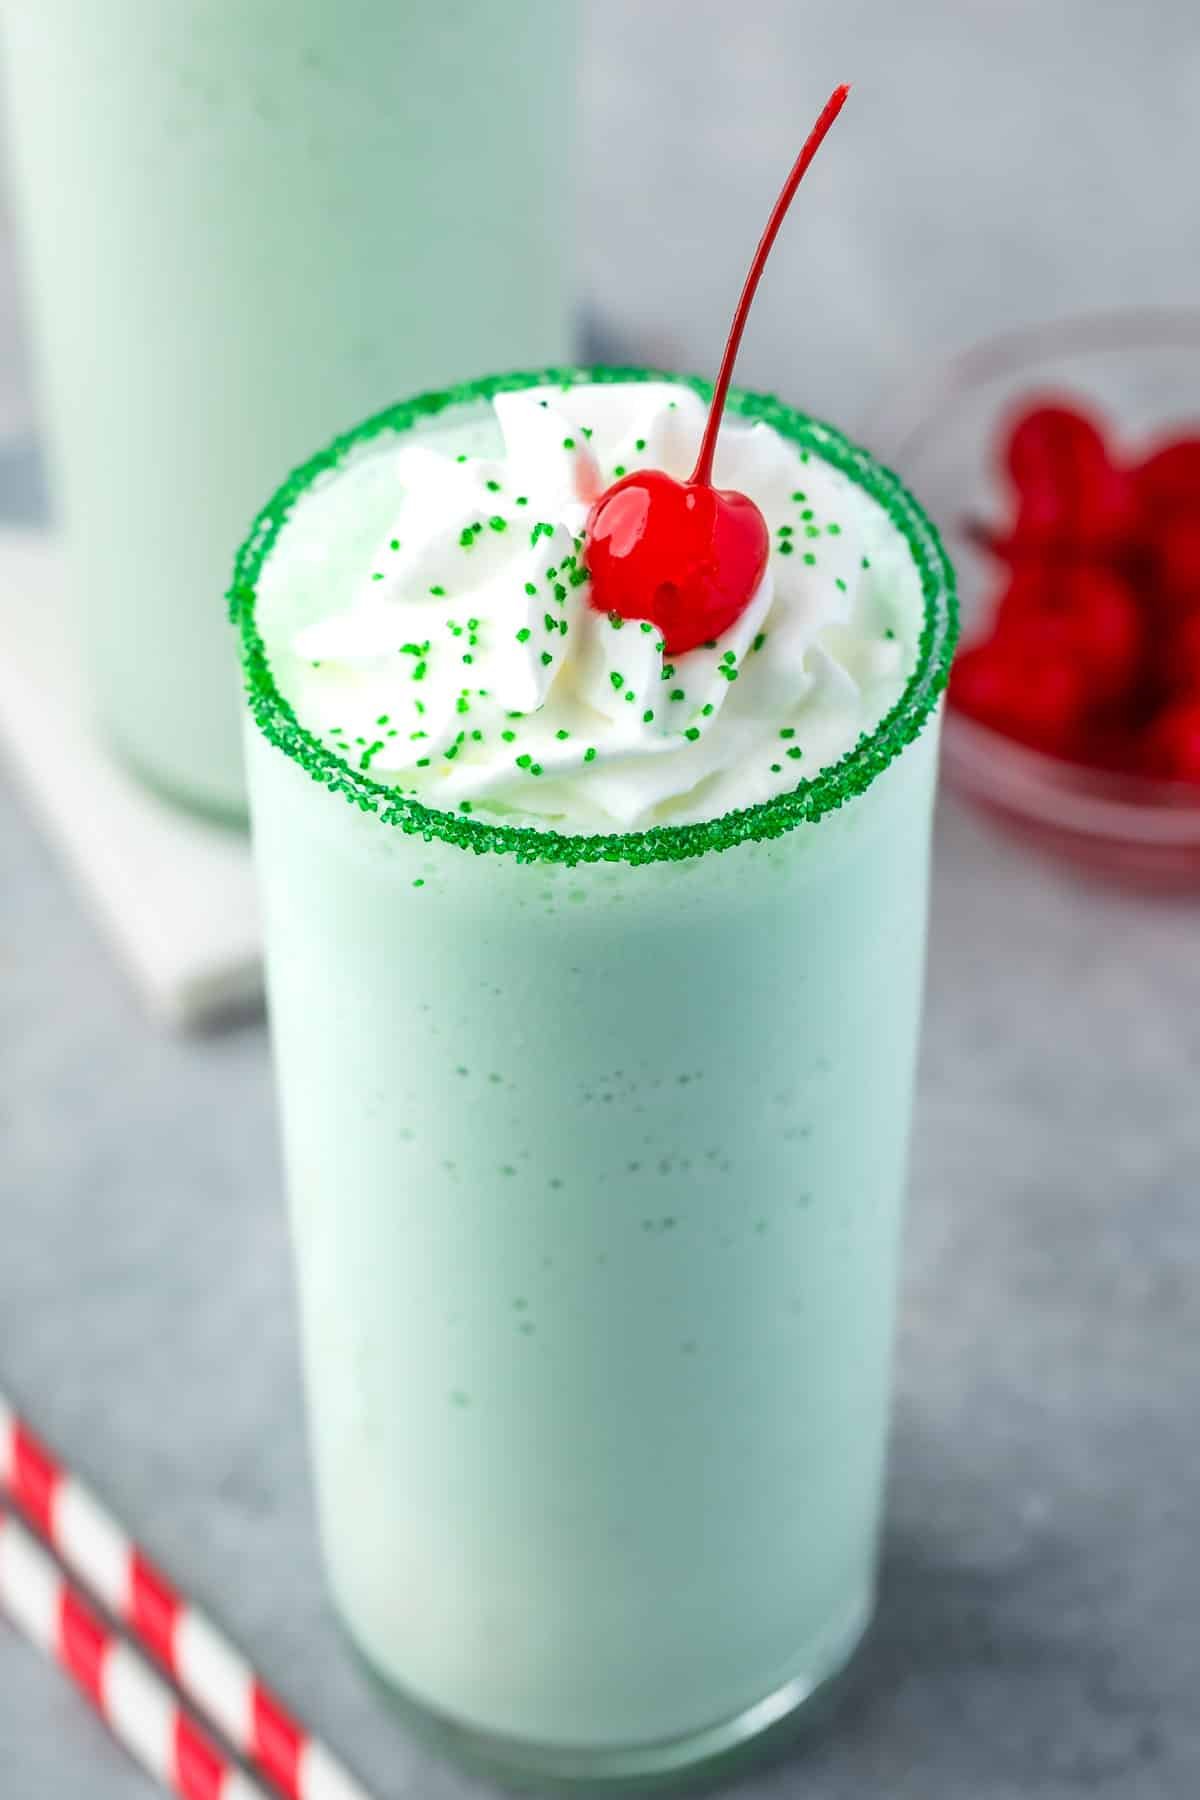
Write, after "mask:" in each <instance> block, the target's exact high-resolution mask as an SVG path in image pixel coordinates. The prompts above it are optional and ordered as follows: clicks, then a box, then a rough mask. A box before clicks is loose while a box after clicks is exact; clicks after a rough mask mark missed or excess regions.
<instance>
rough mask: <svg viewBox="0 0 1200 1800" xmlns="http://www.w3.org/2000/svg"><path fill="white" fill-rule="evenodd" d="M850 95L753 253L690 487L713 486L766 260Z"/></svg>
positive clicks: (817, 136)
mask: <svg viewBox="0 0 1200 1800" xmlns="http://www.w3.org/2000/svg"><path fill="white" fill-rule="evenodd" d="M849 92H850V88H849V86H848V85H847V84H845V83H843V85H842V86H841V87H839V88H835V89H834V91H833V93H832V94H830V96H829V98H828V100H827V101H826V102H825V105H824V108H823V110H822V112H821V116H820V118H819V119H818V120H817V122H816V124H815V125H814V126H813V128H812V130H811V131H810V132H809V134H808V138H807V140H806V142H805V145H804V148H803V150H801V152H800V154H799V156H798V157H797V158H796V161H795V164H794V165H793V168H792V172H791V174H790V175H789V176H788V178H787V180H786V181H785V182H784V184H783V188H782V191H781V192H780V195H779V198H778V200H777V201H776V202H775V205H774V207H773V208H772V211H771V216H770V218H769V219H768V220H767V228H766V230H765V231H764V232H763V234H762V236H761V238H760V239H759V240H758V249H757V250H756V251H755V252H754V261H753V262H752V263H751V264H750V273H749V274H748V275H747V277H746V285H745V287H744V288H743V289H742V297H741V299H740V300H739V301H738V303H737V311H736V312H735V313H734V315H733V324H732V325H731V326H730V327H729V336H728V338H727V339H726V342H725V355H724V356H723V357H722V359H721V370H720V373H719V375H718V376H717V383H716V386H715V387H714V388H713V396H712V402H711V404H710V406H709V409H708V423H707V424H706V425H705V427H704V436H703V437H702V438H701V440H700V454H699V456H698V457H697V458H696V467H695V470H694V471H693V474H692V478H691V482H690V483H689V486H693V487H695V486H702V487H711V486H712V466H713V457H714V456H715V455H716V450H717V432H718V431H719V430H720V428H721V415H722V413H723V412H724V411H725V400H726V397H727V396H728V393H729V384H730V382H731V381H732V379H733V365H734V363H735V362H736V361H737V353H738V351H739V350H740V349H741V345H742V333H743V331H745V329H746V318H747V315H748V314H749V311H750V308H751V306H752V305H753V304H754V295H755V293H756V292H757V289H758V283H759V278H760V276H761V275H762V272H763V269H764V267H765V266H766V261H767V258H768V256H770V254H771V246H772V245H773V244H774V242H775V239H776V237H777V236H778V234H779V227H780V226H781V225H782V224H783V221H784V219H785V217H786V216H787V210H788V207H789V206H790V205H791V204H792V201H793V200H794V199H795V197H796V189H797V188H798V187H799V186H800V183H801V182H802V181H803V179H804V176H805V173H806V171H807V169H808V165H809V163H810V162H811V161H812V159H813V157H814V156H815V155H816V154H817V151H818V150H819V149H820V148H821V143H822V140H823V139H824V137H825V134H826V132H827V131H828V130H829V127H830V126H831V125H832V124H833V121H834V120H835V119H836V118H837V116H838V114H839V113H840V112H841V110H842V108H843V106H844V105H845V104H846V96H847V94H848V93H849Z"/></svg>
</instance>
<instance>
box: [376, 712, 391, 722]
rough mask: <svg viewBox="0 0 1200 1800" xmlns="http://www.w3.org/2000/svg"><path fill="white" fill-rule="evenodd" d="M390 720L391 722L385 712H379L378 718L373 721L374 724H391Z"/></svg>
mask: <svg viewBox="0 0 1200 1800" xmlns="http://www.w3.org/2000/svg"><path fill="white" fill-rule="evenodd" d="M391 722H392V721H391V719H390V718H389V717H388V715H387V713H380V715H379V717H378V718H377V719H376V721H375V723H376V724H377V725H390V724H391Z"/></svg>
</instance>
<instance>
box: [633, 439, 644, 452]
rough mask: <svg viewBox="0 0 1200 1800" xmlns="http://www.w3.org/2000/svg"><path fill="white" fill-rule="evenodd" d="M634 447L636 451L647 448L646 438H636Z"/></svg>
mask: <svg viewBox="0 0 1200 1800" xmlns="http://www.w3.org/2000/svg"><path fill="white" fill-rule="evenodd" d="M633 447H634V449H635V450H644V449H645V448H646V440H645V438H634V440H633Z"/></svg>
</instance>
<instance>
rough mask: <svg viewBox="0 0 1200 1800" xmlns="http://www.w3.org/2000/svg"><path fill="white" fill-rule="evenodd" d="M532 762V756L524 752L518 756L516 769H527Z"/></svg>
mask: <svg viewBox="0 0 1200 1800" xmlns="http://www.w3.org/2000/svg"><path fill="white" fill-rule="evenodd" d="M532 762H533V758H532V756H530V754H529V752H528V750H526V751H524V752H523V753H522V755H520V756H518V758H517V767H518V769H527V768H529V766H530V764H531V763H532Z"/></svg>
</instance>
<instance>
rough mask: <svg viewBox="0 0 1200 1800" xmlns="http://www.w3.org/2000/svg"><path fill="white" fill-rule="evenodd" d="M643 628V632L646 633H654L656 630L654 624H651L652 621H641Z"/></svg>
mask: <svg viewBox="0 0 1200 1800" xmlns="http://www.w3.org/2000/svg"><path fill="white" fill-rule="evenodd" d="M641 627H642V630H643V631H646V632H650V631H653V630H654V627H653V625H652V624H651V623H650V621H649V619H643V620H642V621H641Z"/></svg>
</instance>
